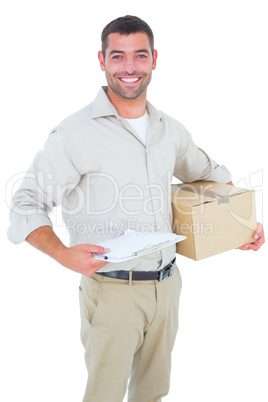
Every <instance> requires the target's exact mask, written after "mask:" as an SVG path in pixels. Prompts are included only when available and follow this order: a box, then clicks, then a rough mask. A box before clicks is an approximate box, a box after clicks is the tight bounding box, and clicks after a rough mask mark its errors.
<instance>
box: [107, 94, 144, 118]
mask: <svg viewBox="0 0 268 402" xmlns="http://www.w3.org/2000/svg"><path fill="white" fill-rule="evenodd" d="M107 96H108V98H109V100H110V102H111V103H112V104H113V105H114V107H115V108H116V110H117V113H118V115H119V116H121V117H124V118H125V119H137V118H138V117H141V116H143V115H144V114H145V111H146V91H144V93H142V95H141V96H139V97H138V98H137V99H125V98H123V97H121V96H120V95H118V94H117V93H115V92H114V91H112V90H111V89H110V88H109V87H108V92H107Z"/></svg>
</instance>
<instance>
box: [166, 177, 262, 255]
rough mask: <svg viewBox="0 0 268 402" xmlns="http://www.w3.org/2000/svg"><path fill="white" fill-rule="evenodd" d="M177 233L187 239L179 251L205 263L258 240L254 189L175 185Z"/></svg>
mask: <svg viewBox="0 0 268 402" xmlns="http://www.w3.org/2000/svg"><path fill="white" fill-rule="evenodd" d="M171 203H172V210H173V231H174V232H175V233H177V234H181V235H185V236H187V239H186V240H184V241H182V242H179V243H177V249H176V252H177V253H178V254H182V255H184V256H186V257H189V258H191V259H193V260H196V261H197V260H201V259H203V258H206V257H210V256H212V255H215V254H219V253H222V252H224V251H227V250H231V249H234V248H236V247H240V246H243V245H244V244H245V243H251V242H253V241H254V238H253V234H254V232H255V230H256V228H257V222H256V207H255V193H254V191H253V190H248V189H244V188H239V187H235V186H230V185H228V184H221V183H215V182H201V181H199V182H194V183H189V184H178V185H172V187H171Z"/></svg>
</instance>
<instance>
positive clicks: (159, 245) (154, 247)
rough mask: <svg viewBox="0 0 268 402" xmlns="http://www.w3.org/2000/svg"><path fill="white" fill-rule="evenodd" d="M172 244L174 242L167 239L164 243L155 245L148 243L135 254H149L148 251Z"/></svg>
mask: <svg viewBox="0 0 268 402" xmlns="http://www.w3.org/2000/svg"><path fill="white" fill-rule="evenodd" d="M170 244H172V243H171V242H170V240H166V241H163V242H162V243H158V244H155V245H154V246H151V245H148V246H146V247H144V248H143V249H141V250H138V251H135V253H134V255H136V256H137V257H138V256H140V255H143V254H147V253H148V252H151V251H154V250H158V249H159V248H162V247H165V246H169V245H170Z"/></svg>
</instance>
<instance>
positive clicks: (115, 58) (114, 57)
mask: <svg viewBox="0 0 268 402" xmlns="http://www.w3.org/2000/svg"><path fill="white" fill-rule="evenodd" d="M121 58H122V56H120V55H119V54H117V55H116V56H113V59H114V60H119V59H121Z"/></svg>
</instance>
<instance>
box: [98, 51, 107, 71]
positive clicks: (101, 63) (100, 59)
mask: <svg viewBox="0 0 268 402" xmlns="http://www.w3.org/2000/svg"><path fill="white" fill-rule="evenodd" d="M98 59H99V62H100V68H101V71H105V62H104V57H103V53H102V51H99V52H98Z"/></svg>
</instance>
